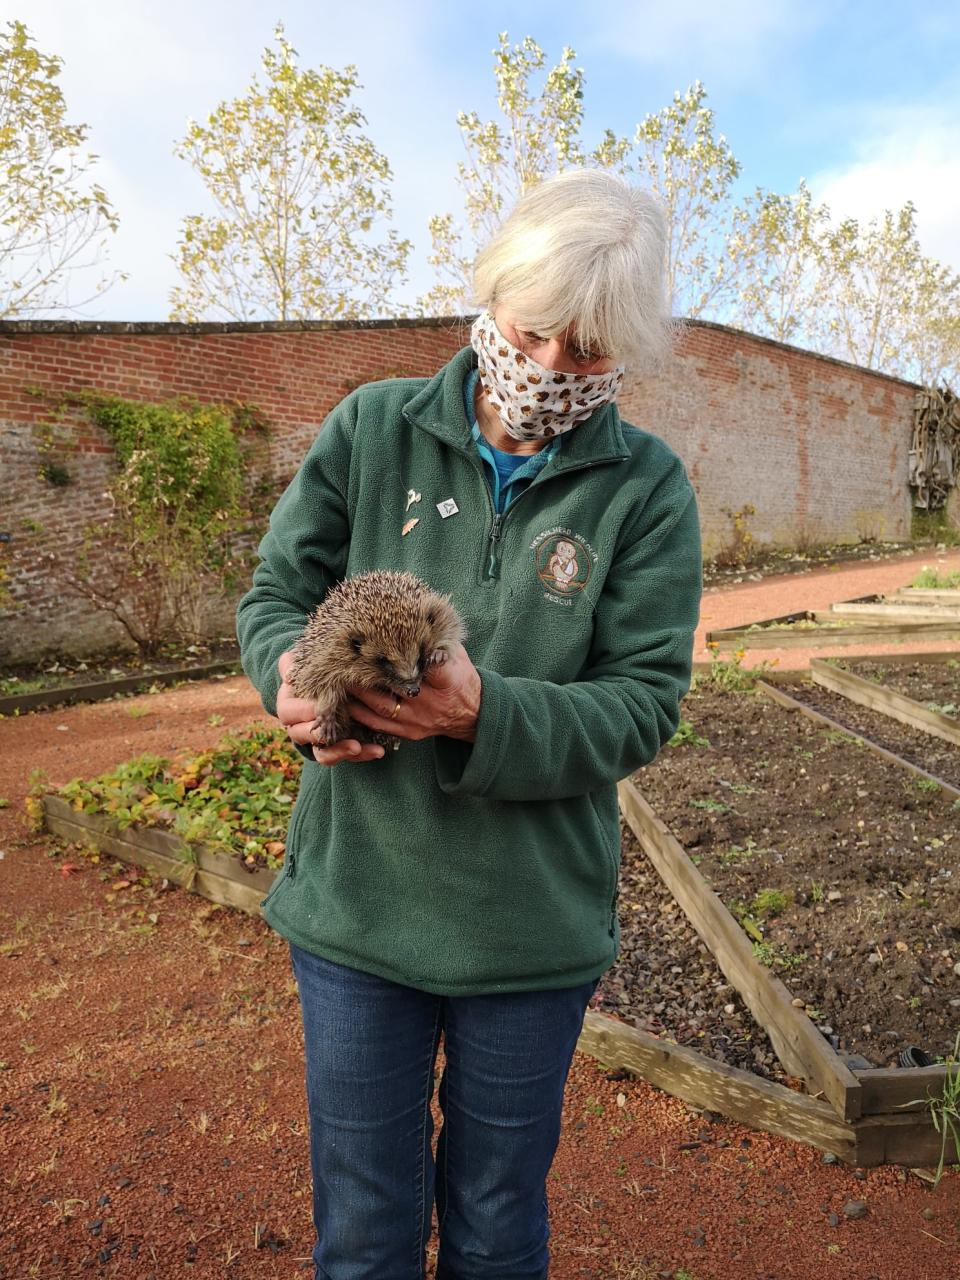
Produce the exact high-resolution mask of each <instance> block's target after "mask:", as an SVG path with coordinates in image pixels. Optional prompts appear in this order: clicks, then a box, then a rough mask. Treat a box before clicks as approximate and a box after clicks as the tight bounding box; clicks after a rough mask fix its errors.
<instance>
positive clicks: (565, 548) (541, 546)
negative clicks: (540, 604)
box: [534, 529, 597, 597]
mask: <svg viewBox="0 0 960 1280" xmlns="http://www.w3.org/2000/svg"><path fill="white" fill-rule="evenodd" d="M534 549H535V553H536V564H537V577H538V578H539V579H540V581H541V583H542V584H543V585H544V587H545V588H546V589H547V591H549V592H550V593H551V594H552V595H554V596H563V597H566V596H571V595H574V594H575V593H576V592H577V591H582V590H583V588H584V587H585V586H586V585H587V583H588V582H589V581H590V574H591V571H592V569H593V562H594V560H595V559H596V558H597V557H596V552H595V551H594V550H593V548H592V547H591V546H590V544H589V543H588V542H587V541H586V540H585V539H583V538H579V537H577V535H576V534H573V533H570V532H569V530H566V529H564V530H561V531H559V532H558V531H556V530H551V531H550V532H549V533H548V534H546V535H541V539H539V540H537V541H536V542H535V544H534Z"/></svg>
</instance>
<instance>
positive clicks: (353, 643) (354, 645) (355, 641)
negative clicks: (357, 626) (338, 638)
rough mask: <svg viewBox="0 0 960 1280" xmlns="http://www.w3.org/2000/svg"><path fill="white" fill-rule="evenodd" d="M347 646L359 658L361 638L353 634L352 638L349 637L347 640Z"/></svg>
mask: <svg viewBox="0 0 960 1280" xmlns="http://www.w3.org/2000/svg"><path fill="white" fill-rule="evenodd" d="M347 644H348V645H349V646H350V648H351V649H352V650H353V652H354V653H355V654H357V655H358V656H359V653H360V646H361V645H362V644H363V636H361V635H359V634H358V633H357V632H354V633H353V635H352V636H349V637H348V638H347Z"/></svg>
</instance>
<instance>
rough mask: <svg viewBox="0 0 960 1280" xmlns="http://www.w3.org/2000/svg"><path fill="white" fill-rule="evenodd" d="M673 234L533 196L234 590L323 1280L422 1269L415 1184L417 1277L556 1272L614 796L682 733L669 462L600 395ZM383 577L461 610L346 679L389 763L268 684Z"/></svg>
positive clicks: (630, 338) (654, 347)
mask: <svg viewBox="0 0 960 1280" xmlns="http://www.w3.org/2000/svg"><path fill="white" fill-rule="evenodd" d="M664 253H665V224H664V217H663V212H662V209H661V206H660V205H659V203H658V202H657V201H656V200H655V199H654V197H652V196H651V195H650V194H649V193H647V192H644V191H641V190H635V189H632V188H630V187H629V186H628V185H627V184H625V183H624V182H623V181H621V180H620V179H619V178H617V177H615V176H614V175H612V174H610V173H607V172H604V171H599V170H582V171H574V172H570V173H565V174H563V175H560V176H557V177H554V178H551V179H550V180H548V181H545V182H543V183H542V184H540V185H539V186H537V187H536V188H534V189H533V190H532V191H531V192H530V193H529V194H527V195H526V196H524V197H523V198H522V199H521V201H520V202H519V204H518V205H517V207H516V208H515V210H514V211H513V213H512V214H511V215H510V217H509V218H508V219H507V220H506V222H505V223H504V224H503V226H502V227H501V229H500V231H499V232H498V234H497V235H496V237H495V238H494V240H493V241H492V243H491V244H490V245H489V246H488V247H487V248H486V249H485V250H484V251H483V252H482V253H481V254H480V255H479V257H478V259H477V262H476V266H475V294H476V299H477V301H478V302H479V303H480V305H481V306H482V307H483V308H484V310H483V312H482V313H481V315H480V316H479V317H478V319H477V321H476V322H475V324H474V325H473V328H472V331H471V345H470V346H469V347H466V348H464V349H463V350H461V351H460V352H459V353H458V354H457V355H455V356H454V357H453V359H452V360H450V362H449V363H448V364H446V365H445V366H444V367H443V368H442V369H441V370H440V371H439V372H438V373H437V374H436V375H435V376H434V377H433V378H431V379H422V378H418V379H391V380H389V381H384V382H379V383H373V384H370V385H367V386H363V387H360V388H359V389H358V390H356V391H354V392H353V393H352V394H351V395H349V396H348V397H347V398H346V399H345V400H344V401H343V402H342V403H341V404H339V405H338V406H337V407H336V408H335V409H334V410H333V412H332V413H331V414H330V416H329V418H328V419H327V421H326V422H325V424H324V426H323V429H322V431H321V432H320V434H319V436H318V437H317V439H316V440H315V442H314V444H313V445H312V446H311V448H310V450H309V452H308V453H307V456H306V458H305V460H304V462H303V464H302V466H301V467H300V470H299V471H298V472H297V475H296V476H295V477H294V479H293V480H292V481H291V483H290V485H289V487H288V488H287V490H286V492H285V493H284V494H283V496H282V497H281V498H280V501H279V502H278V504H277V506H276V509H275V510H274V512H273V515H272V516H271V520H270V530H269V532H268V533H267V534H266V536H265V537H264V539H263V542H262V543H261V545H260V548H259V554H260V556H261V558H262V562H261V563H260V564H259V565H258V566H257V569H256V570H255V573H254V577H253V587H252V589H251V590H250V591H249V592H248V593H247V595H246V596H244V598H243V599H242V600H241V602H240V605H239V608H238V634H239V638H240V644H241V653H242V658H243V665H244V669H245V670H246V672H247V673H248V675H249V676H250V678H251V680H252V681H253V683H254V684H255V685H256V687H257V688H258V689H259V691H260V693H261V696H262V699H263V704H264V706H265V707H266V709H267V710H268V711H269V712H270V713H271V714H276V715H278V716H279V717H280V719H281V720H282V722H283V723H284V724H285V725H286V726H287V727H288V729H289V732H290V734H291V737H292V739H293V741H294V742H295V743H297V744H298V746H299V748H300V750H301V753H302V754H303V755H304V757H305V758H306V759H307V760H308V761H309V762H310V763H309V764H308V765H307V766H305V768H304V770H303V776H302V779H301V787H300V794H299V796H298V799H297V803H296V806H295V808H294V812H293V815H292V818H291V823H290V831H289V834H288V839H287V845H286V857H285V864H284V869H283V872H282V874H281V875H280V876H279V877H278V880H277V882H276V884H275V885H274V887H273V889H271V891H270V893H269V895H268V897H267V898H266V899H265V900H264V904H263V909H264V915H265V917H266V919H267V921H268V922H269V924H270V925H271V926H272V927H273V928H274V929H276V930H277V931H278V932H279V933H280V934H281V935H282V936H284V937H285V938H286V939H287V940H288V942H289V944H290V951H291V959H292V964H293V968H294V971H295V974H296V978H297V982H298V986H299V992H300V1000H301V1006H302V1012H303V1022H304V1036H305V1048H306V1080H307V1094H308V1106H309V1115H310V1133H311V1163H312V1171H313V1185H314V1221H315V1226H316V1230H317V1236H318V1240H317V1244H316V1246H315V1248H314V1253H313V1256H314V1260H315V1263H316V1275H317V1277H322V1278H323V1280H361V1277H362V1278H364V1280H413V1278H414V1277H420V1276H422V1274H423V1266H424V1250H425V1245H426V1242H427V1240H428V1238H429V1235H430V1227H431V1211H432V1206H433V1202H434V1196H436V1204H437V1216H438V1224H439V1233H440V1252H439V1257H438V1260H437V1277H438V1280H453V1278H456V1280H480V1278H481V1277H484V1278H485V1277H494V1276H496V1277H498V1278H499V1280H503V1278H504V1277H507V1276H510V1277H538V1278H540V1277H545V1276H546V1275H547V1265H548V1250H547V1238H548V1235H549V1231H548V1223H547V1203H546V1193H545V1187H546V1176H547V1173H548V1171H549V1168H550V1164H551V1162H552V1160H553V1156H554V1154H555V1151H556V1146H557V1142H558V1139H559V1131H560V1112H561V1105H562V1101H563V1090H564V1086H565V1083H566V1079H567V1073H568V1070H569V1066H570V1062H571V1058H572V1055H573V1051H574V1047H575V1045H576V1041H577V1037H578V1035H579V1033H580V1030H581V1026H582V1021H583V1014H584V1011H585V1009H586V1006H587V1003H588V1001H589V999H590V997H591V995H592V994H593V992H594V991H595V989H596V987H597V985H598V983H599V980H600V976H601V975H602V974H603V973H604V971H605V970H606V969H607V968H609V966H610V965H611V964H612V963H613V961H614V960H615V958H616V954H617V947H618V943H619V926H618V921H617V910H616V898H617V876H618V864H619V850H620V840H619V827H618V813H617V796H616V782H617V780H618V779H620V778H622V777H625V776H626V775H627V774H629V773H631V772H632V771H633V770H635V769H637V768H638V767H639V766H641V765H643V764H645V763H648V762H649V761H650V760H652V759H653V758H654V757H655V756H656V754H657V752H658V751H659V750H660V748H661V747H662V745H663V744H664V743H665V742H666V741H667V740H668V739H669V737H670V736H671V735H672V734H673V732H674V731H675V729H676V726H677V724H678V721H679V703H680V699H681V698H682V696H683V695H684V693H685V692H686V691H687V688H688V686H689V681H690V671H691V656H692V648H693V632H694V628H695V626H696V622H697V614H698V608H699V600H700V591H701V559H700V538H699V526H698V520H697V510H696V503H695V499H694V495H693V490H692V489H691V486H690V484H689V481H688V479H687V476H686V473H685V471H684V468H683V466H682V464H681V462H680V460H679V458H678V457H677V456H676V455H675V454H674V453H673V452H672V451H671V450H670V449H669V448H668V447H667V446H666V445H665V444H664V443H663V441H661V440H660V439H659V438H658V437H656V436H655V435H652V434H650V433H648V432H646V431H644V430H640V429H638V428H635V427H631V426H628V425H627V424H626V423H623V422H622V421H621V420H620V417H619V414H618V412H617V409H616V407H615V404H614V399H615V397H616V394H617V392H618V390H619V388H620V384H621V381H622V377H623V370H624V366H625V365H626V364H628V363H629V364H630V365H631V367H633V368H634V369H638V368H639V369H641V370H642V369H646V368H649V367H651V366H652V365H655V364H656V362H657V361H658V360H659V359H660V358H662V356H663V354H664V353H665V351H667V350H668V349H669V342H670V336H671V327H670V322H669V319H668V313H667V311H666V306H665V299H664V276H663V266H664ZM375 568H377V569H406V570H409V571H411V572H413V573H415V574H417V575H418V576H419V577H421V578H423V579H424V580H425V581H426V582H428V583H429V584H430V585H431V586H432V587H434V588H435V589H437V590H439V591H442V592H445V593H448V594H449V595H450V596H451V598H452V600H453V602H454V604H455V605H456V607H457V608H458V610H459V611H460V613H461V615H462V616H463V618H464V620H465V623H466V626H467V640H466V646H465V647H464V646H460V647H459V648H458V650H457V652H456V653H455V655H454V657H453V658H452V659H451V660H449V661H448V662H447V663H446V664H445V665H443V666H439V667H434V668H431V669H430V671H429V673H428V675H427V678H426V681H425V683H424V685H423V688H422V690H421V692H420V695H419V696H418V697H417V698H416V699H409V700H407V699H400V698H395V697H394V696H393V695H392V694H380V693H378V692H376V691H366V692H359V691H358V692H357V694H356V699H355V701H354V702H353V703H352V704H351V708H350V710H351V714H352V715H353V717H354V718H355V719H356V720H358V721H360V722H361V723H363V724H365V725H368V726H369V727H370V728H371V729H379V730H383V731H386V732H388V733H390V734H393V735H395V736H397V737H399V738H401V739H403V740H404V741H403V742H402V745H401V747H400V749H399V750H397V751H396V752H393V751H391V752H388V753H386V755H385V754H384V751H383V748H382V747H380V746H377V745H372V744H365V745H362V746H361V744H360V743H359V742H355V741H345V742H337V743H335V744H332V745H324V744H313V743H312V742H311V740H310V730H311V723H312V721H313V709H312V706H311V704H310V703H308V702H305V701H301V700H298V699H296V698H295V697H294V696H293V693H292V690H291V689H290V686H289V685H288V684H287V683H286V682H285V681H284V679H283V677H284V675H285V674H286V672H287V670H288V666H289V661H290V656H289V650H290V649H291V647H292V645H293V643H294V642H295V641H296V639H297V638H298V636H299V635H300V633H301V632H302V630H303V627H304V623H305V620H306V617H307V615H308V613H309V612H310V611H311V610H312V609H313V607H314V606H315V605H316V604H317V602H318V601H319V600H321V599H322V598H323V596H324V594H325V593H326V592H327V591H328V590H329V589H330V588H331V587H332V586H333V585H334V584H335V583H336V582H337V581H339V580H341V579H342V578H344V577H350V576H353V575H355V574H358V573H362V572H365V571H367V570H370V569H375ZM354 764H371V765H372V767H371V768H369V769H367V768H363V769H356V768H352V767H351V765H354ZM441 1032H443V1035H444V1049H445V1059H446V1067H445V1071H444V1075H443V1078H442V1079H441V1082H440V1090H439V1101H440V1106H441V1109H442V1112H443V1116H444V1123H443V1126H442V1128H441V1130H440V1134H439V1138H438V1144H437V1157H436V1165H435V1164H434V1160H433V1158H432V1155H431V1143H430V1139H431V1133H432V1128H433V1126H432V1120H431V1115H430V1099H431V1095H432V1091H433V1069H434V1063H435V1059H436V1053H437V1048H438V1045H439V1039H440V1034H441Z"/></svg>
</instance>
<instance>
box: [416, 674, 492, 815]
mask: <svg viewBox="0 0 960 1280" xmlns="http://www.w3.org/2000/svg"><path fill="white" fill-rule="evenodd" d="M477 673H478V675H479V676H480V711H479V714H478V716H477V730H476V734H475V737H474V740H473V742H460V741H458V740H456V739H454V738H434V739H433V743H434V758H435V761H436V768H437V781H438V783H439V785H440V790H441V791H445V792H446V793H447V795H451V796H456V795H465V796H482V795H486V793H487V791H488V790H489V788H490V786H491V785H492V783H493V780H494V778H495V777H496V776H497V773H498V772H499V770H500V767H501V764H502V760H503V754H504V751H505V750H506V734H505V732H504V729H505V717H506V706H507V701H506V699H507V693H506V682H505V680H504V678H503V676H501V675H498V674H497V672H496V671H490V670H489V669H487V668H485V667H478V668H477Z"/></svg>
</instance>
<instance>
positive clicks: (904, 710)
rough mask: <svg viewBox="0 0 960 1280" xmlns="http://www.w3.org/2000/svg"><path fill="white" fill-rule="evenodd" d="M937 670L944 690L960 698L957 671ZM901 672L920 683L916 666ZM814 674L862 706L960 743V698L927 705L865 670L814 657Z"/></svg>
mask: <svg viewBox="0 0 960 1280" xmlns="http://www.w3.org/2000/svg"><path fill="white" fill-rule="evenodd" d="M958 666H960V663H958ZM881 670H882V668H881ZM935 671H936V673H937V677H939V678H940V679H941V680H942V685H941V689H942V691H943V693H944V694H946V695H947V696H952V697H954V698H957V699H960V687H958V684H960V682H958V680H957V677H956V672H955V671H954V670H953V669H952V668H950V667H947V666H939V667H936V668H935ZM901 672H902V673H903V675H902V681H903V680H906V679H907V678H908V675H907V673H909V676H910V677H912V679H913V681H914V682H916V683H919V679H920V674H919V672H918V671H917V668H916V667H915V666H914V667H908V668H901ZM874 674H876V673H875V672H874ZM810 675H811V678H812V680H813V682H814V684H818V685H822V686H823V688H825V689H830V690H831V691H832V692H833V693H839V694H841V695H842V696H843V697H845V698H849V699H850V700H851V701H852V702H856V703H857V704H858V705H859V706H863V707H869V708H871V709H872V710H874V711H879V712H881V713H882V714H883V715H887V716H891V717H892V718H893V719H894V720H899V721H900V722H901V723H902V724H906V725H909V726H910V727H911V728H913V729H920V730H922V731H924V732H926V733H929V734H933V735H934V737H937V738H942V739H943V740H944V741H945V742H949V743H952V744H953V745H954V746H955V747H957V746H960V719H958V718H957V709H958V708H957V702H951V701H945V702H944V703H942V704H939V703H935V702H933V703H930V704H929V705H925V704H924V703H922V702H918V701H917V700H916V699H915V698H911V697H908V696H907V695H906V694H903V693H900V692H898V691H897V690H896V689H891V688H888V687H887V686H886V685H885V684H883V683H881V682H880V681H879V680H878V679H876V678H871V676H870V675H868V674H866V673H865V672H863V671H857V670H851V669H850V668H846V667H842V666H839V665H836V664H834V663H831V662H825V661H823V660H822V659H819V658H814V659H813V660H812V661H811V663H810ZM944 677H945V678H944Z"/></svg>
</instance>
